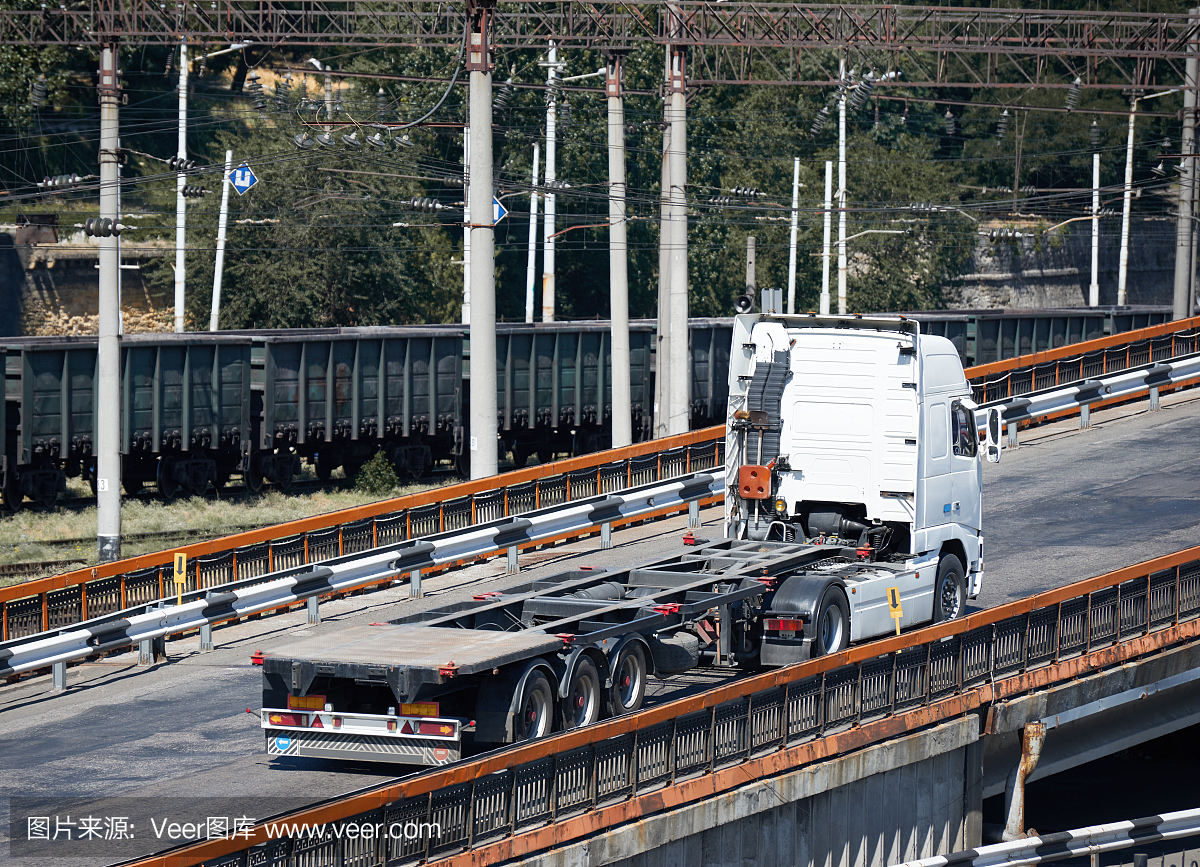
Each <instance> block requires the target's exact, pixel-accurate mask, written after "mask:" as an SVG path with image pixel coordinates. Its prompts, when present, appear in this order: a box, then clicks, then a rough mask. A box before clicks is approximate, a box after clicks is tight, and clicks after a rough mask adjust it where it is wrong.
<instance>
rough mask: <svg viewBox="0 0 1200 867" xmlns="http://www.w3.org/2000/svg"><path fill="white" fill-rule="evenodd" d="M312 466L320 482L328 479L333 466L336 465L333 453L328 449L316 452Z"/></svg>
mask: <svg viewBox="0 0 1200 867" xmlns="http://www.w3.org/2000/svg"><path fill="white" fill-rule="evenodd" d="M314 467H315V469H316V473H317V478H318V479H320V480H321V481H322V482H327V481H329V477H330V476H331V475H332V474H333V471H334V468H335V467H337V464H336V463H334V457H333V453H332V452H331V451H329V449H324V450H322V451H319V452H317V460H316V462H315V464H314Z"/></svg>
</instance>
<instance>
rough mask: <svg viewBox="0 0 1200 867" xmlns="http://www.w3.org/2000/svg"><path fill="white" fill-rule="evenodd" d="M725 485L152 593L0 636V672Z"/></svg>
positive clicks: (703, 480)
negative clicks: (167, 597)
mask: <svg viewBox="0 0 1200 867" xmlns="http://www.w3.org/2000/svg"><path fill="white" fill-rule="evenodd" d="M724 488H725V482H724V476H723V475H714V474H713V473H710V472H702V473H692V474H690V475H686V476H678V477H676V478H674V479H668V480H667V481H664V482H653V483H651V484H648V485H642V486H640V487H636V488H628V489H626V490H623V491H620V492H618V493H613V494H606V495H604V496H599V497H590V498H588V499H586V500H575V501H572V502H570V503H567V504H566V505H563V506H554V507H551V508H546V509H540V510H538V511H534V512H525V513H523V514H520V515H516V516H513V517H509V518H501V519H500V520H497V521H492V522H489V523H486V524H479V525H476V526H472V527H468V528H466V529H462V530H452V531H449V532H445V533H439V534H437V535H433V536H425V537H422V538H419V539H409V540H407V541H404V542H397V543H395V544H393V545H387V546H383V547H379V548H374V549H372V550H371V551H368V552H366V553H363V554H351V555H347V556H344V557H336V558H334V559H331V560H324V561H322V562H320V563H318V564H310V565H306V566H301V567H297V568H292V569H284V570H281V571H279V572H277V573H275V575H276V577H275V578H271V577H269V576H267V577H265V578H263V577H260V578H256V579H253V581H249V580H243V581H238V582H231V583H229V584H222V585H219V586H217V587H214V588H211V589H208V590H204V591H196V592H193V593H190V594H186V595H185V596H184V597H183V601H182V604H174V605H172V604H163V603H161V602H160V603H154V604H153V606H146V605H141V606H138V607H137V608H128V609H125V610H124V611H118V612H115V613H113V614H109V615H106V616H105V617H101V618H97V619H95V620H89V621H85V622H82V623H77V624H73V625H71V626H66V627H62V628H61V629H56V630H51V631H49V632H40V633H38V634H37V635H29V636H25V637H23V638H17V639H13V640H11V641H6V642H4V643H2V644H0V677H7V676H10V675H13V674H19V673H20V672H23V671H32V670H34V669H38V668H45V667H47V666H52V665H56V664H58V663H66V662H70V661H73V660H78V659H84V658H86V657H88V656H92V655H94V654H97V653H102V652H104V651H107V650H115V649H118V648H121V647H128V646H131V645H136V644H139V643H141V642H144V641H153V640H154V639H158V638H161V637H163V636H165V635H170V634H172V633H175V632H184V631H188V630H194V629H200V628H202V627H204V626H212V625H213V624H216V623H220V622H222V621H226V620H231V619H233V618H237V617H245V616H247V615H249V614H255V613H258V612H260V611H266V610H268V609H271V608H277V607H280V606H283V605H288V604H291V603H294V602H300V601H303V600H305V599H308V598H310V597H314V596H319V595H322V594H326V593H331V592H337V591H344V590H352V589H354V588H356V587H361V586H363V585H366V584H372V583H376V582H379V581H383V580H387V579H388V578H389V577H398V576H400V575H404V574H410V573H412V572H414V571H416V570H418V569H428V568H430V567H432V566H437V565H441V564H445V563H453V562H454V561H456V560H468V559H472V558H475V557H481V556H484V555H487V554H492V553H495V552H498V551H503V550H505V549H506V548H509V547H511V546H514V545H521V544H524V543H529V542H538V541H541V540H544V539H550V538H553V537H556V536H561V535H563V534H569V533H573V532H577V531H584V530H588V529H591V528H595V527H600V526H602V525H604V524H610V523H611V522H613V521H618V520H621V519H623V518H636V517H637V516H638V515H645V514H649V513H651V512H655V511H658V510H660V509H664V508H671V507H673V506H683V505H686V504H687V503H691V502H695V501H698V500H702V499H704V498H706V497H710V496H719V495H721V494H722V493H723V491H724Z"/></svg>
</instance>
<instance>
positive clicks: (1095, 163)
mask: <svg viewBox="0 0 1200 867" xmlns="http://www.w3.org/2000/svg"><path fill="white" fill-rule="evenodd" d="M1088 306H1089V307H1099V306H1100V154H1099V153H1094V154H1092V283H1091V285H1090V286H1089V287H1088Z"/></svg>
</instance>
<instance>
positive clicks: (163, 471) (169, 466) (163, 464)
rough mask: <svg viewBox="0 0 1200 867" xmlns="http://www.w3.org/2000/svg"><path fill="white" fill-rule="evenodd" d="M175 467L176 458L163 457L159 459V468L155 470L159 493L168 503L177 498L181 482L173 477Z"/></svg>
mask: <svg viewBox="0 0 1200 867" xmlns="http://www.w3.org/2000/svg"><path fill="white" fill-rule="evenodd" d="M174 469H175V459H174V458H172V457H162V458H159V459H158V469H157V471H156V472H155V481H157V482H158V495H159V496H160V497H162V498H163V499H164V500H166V501H167V502H168V503H169V502H171V500H173V499H175V495H176V494H178V493H179V482H177V481H175V479H174V477H173V471H174Z"/></svg>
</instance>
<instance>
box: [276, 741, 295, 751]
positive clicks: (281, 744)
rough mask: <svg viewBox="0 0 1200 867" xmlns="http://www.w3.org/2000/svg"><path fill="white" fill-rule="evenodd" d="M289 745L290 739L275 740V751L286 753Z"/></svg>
mask: <svg viewBox="0 0 1200 867" xmlns="http://www.w3.org/2000/svg"><path fill="white" fill-rule="evenodd" d="M291 745H292V739H291V738H275V749H277V750H279V751H280V752H281V753H282V752H286V751H287V748H288V747H290V746H291Z"/></svg>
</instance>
